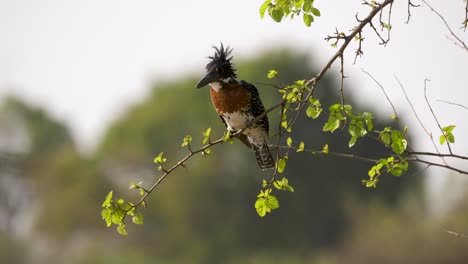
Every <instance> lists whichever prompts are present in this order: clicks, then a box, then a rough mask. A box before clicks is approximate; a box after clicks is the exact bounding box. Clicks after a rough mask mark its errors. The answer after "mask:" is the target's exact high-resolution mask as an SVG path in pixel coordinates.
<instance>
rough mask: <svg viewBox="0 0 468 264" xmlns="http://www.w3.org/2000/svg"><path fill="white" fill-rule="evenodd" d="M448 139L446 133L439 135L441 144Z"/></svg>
mask: <svg viewBox="0 0 468 264" xmlns="http://www.w3.org/2000/svg"><path fill="white" fill-rule="evenodd" d="M446 140H447V139H446V138H445V135H440V137H439V143H440V144H441V145H443V144H445V141H446Z"/></svg>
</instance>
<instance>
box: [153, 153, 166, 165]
mask: <svg viewBox="0 0 468 264" xmlns="http://www.w3.org/2000/svg"><path fill="white" fill-rule="evenodd" d="M163 154H164V152H160V153H159V155H158V156H157V157H156V158H154V160H153V162H154V163H156V164H164V163H166V160H167V159H166V158H163Z"/></svg>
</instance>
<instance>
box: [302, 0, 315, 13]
mask: <svg viewBox="0 0 468 264" xmlns="http://www.w3.org/2000/svg"><path fill="white" fill-rule="evenodd" d="M313 2H314V1H313V0H305V1H304V4H303V5H302V10H304V12H309V11H310V9H311V8H312V4H313Z"/></svg>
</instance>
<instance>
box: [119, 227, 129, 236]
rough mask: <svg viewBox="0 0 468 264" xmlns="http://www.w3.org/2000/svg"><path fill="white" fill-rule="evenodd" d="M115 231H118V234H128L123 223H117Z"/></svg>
mask: <svg viewBox="0 0 468 264" xmlns="http://www.w3.org/2000/svg"><path fill="white" fill-rule="evenodd" d="M117 232H119V234H121V235H122V236H126V235H128V233H127V230H126V229H125V224H120V225H118V226H117Z"/></svg>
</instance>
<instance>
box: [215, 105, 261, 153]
mask: <svg viewBox="0 0 468 264" xmlns="http://www.w3.org/2000/svg"><path fill="white" fill-rule="evenodd" d="M222 116H223V118H224V121H225V122H226V124H227V127H228V130H231V131H239V130H242V129H244V128H245V127H246V126H247V124H248V121H250V122H252V121H253V120H254V119H255V118H254V116H253V115H248V114H245V113H242V112H234V113H229V114H227V113H225V114H223V115H222ZM242 134H245V135H246V136H247V138H248V139H249V141H250V143H252V144H254V145H262V144H265V143H266V138H267V134H266V132H265V131H263V129H262V128H261V127H260V126H257V125H255V124H253V127H250V128H247V129H245V130H244V132H243V133H242Z"/></svg>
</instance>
